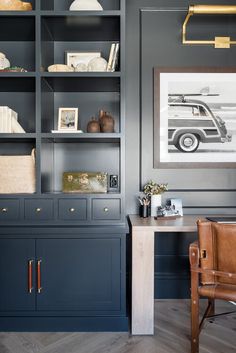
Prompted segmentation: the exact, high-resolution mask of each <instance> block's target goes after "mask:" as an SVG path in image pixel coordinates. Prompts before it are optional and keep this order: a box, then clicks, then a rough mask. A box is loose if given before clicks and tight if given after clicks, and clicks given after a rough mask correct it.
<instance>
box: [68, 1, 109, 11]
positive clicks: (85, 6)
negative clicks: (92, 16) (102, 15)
mask: <svg viewBox="0 0 236 353" xmlns="http://www.w3.org/2000/svg"><path fill="white" fill-rule="evenodd" d="M102 10H103V8H102V6H101V4H100V3H99V2H98V1H97V0H75V1H73V2H72V4H71V5H70V11H102Z"/></svg>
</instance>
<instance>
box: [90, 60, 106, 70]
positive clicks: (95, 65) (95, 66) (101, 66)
mask: <svg viewBox="0 0 236 353" xmlns="http://www.w3.org/2000/svg"><path fill="white" fill-rule="evenodd" d="M88 71H90V72H105V71H107V61H106V59H104V58H94V59H92V60H90V62H89V64H88Z"/></svg>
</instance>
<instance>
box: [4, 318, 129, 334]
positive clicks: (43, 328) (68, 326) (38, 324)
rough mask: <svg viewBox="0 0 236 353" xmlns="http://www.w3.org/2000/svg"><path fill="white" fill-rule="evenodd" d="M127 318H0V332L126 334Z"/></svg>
mask: <svg viewBox="0 0 236 353" xmlns="http://www.w3.org/2000/svg"><path fill="white" fill-rule="evenodd" d="M128 330H129V322H128V317H1V318H0V332H128Z"/></svg>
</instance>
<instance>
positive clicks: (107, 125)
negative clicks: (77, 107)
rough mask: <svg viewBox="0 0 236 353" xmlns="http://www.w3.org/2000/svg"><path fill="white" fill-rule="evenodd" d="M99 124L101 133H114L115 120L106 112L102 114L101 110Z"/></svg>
mask: <svg viewBox="0 0 236 353" xmlns="http://www.w3.org/2000/svg"><path fill="white" fill-rule="evenodd" d="M99 122H100V126H101V132H104V133H113V132H114V129H115V120H114V118H113V117H112V116H111V115H110V114H108V113H107V112H104V111H103V110H100V112H99Z"/></svg>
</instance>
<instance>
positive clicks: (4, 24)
mask: <svg viewBox="0 0 236 353" xmlns="http://www.w3.org/2000/svg"><path fill="white" fill-rule="evenodd" d="M0 48H1V52H2V53H4V54H5V55H6V57H7V58H8V60H9V61H10V63H11V66H19V67H22V68H24V69H25V70H27V71H35V18H34V17H30V16H19V15H18V16H14V17H13V16H2V15H1V12H0ZM0 74H1V73H0Z"/></svg>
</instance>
